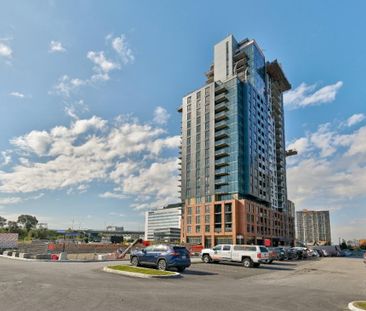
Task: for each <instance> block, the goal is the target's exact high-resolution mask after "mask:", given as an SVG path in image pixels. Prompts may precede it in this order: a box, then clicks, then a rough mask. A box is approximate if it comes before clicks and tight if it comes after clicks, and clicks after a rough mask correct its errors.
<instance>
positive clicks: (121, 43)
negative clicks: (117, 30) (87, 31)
mask: <svg viewBox="0 0 366 311" xmlns="http://www.w3.org/2000/svg"><path fill="white" fill-rule="evenodd" d="M107 38H108V36H107ZM111 39H112V38H111ZM112 47H113V49H114V50H115V51H116V52H117V53H118V55H119V56H120V57H121V59H122V61H123V63H124V64H128V63H132V62H133V61H134V60H135V56H134V55H133V52H132V50H131V48H129V46H128V43H127V40H126V36H125V35H124V34H122V35H121V36H120V37H115V38H113V39H112Z"/></svg>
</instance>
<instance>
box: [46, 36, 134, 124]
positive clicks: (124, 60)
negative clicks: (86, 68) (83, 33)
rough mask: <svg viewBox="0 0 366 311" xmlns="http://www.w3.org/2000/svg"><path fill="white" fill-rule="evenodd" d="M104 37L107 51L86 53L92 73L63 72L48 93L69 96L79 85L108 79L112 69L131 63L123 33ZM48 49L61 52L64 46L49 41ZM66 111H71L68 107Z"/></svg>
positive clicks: (131, 53)
mask: <svg viewBox="0 0 366 311" xmlns="http://www.w3.org/2000/svg"><path fill="white" fill-rule="evenodd" d="M106 39H107V43H108V50H107V51H88V52H87V54H86V58H87V59H89V60H90V61H91V62H92V63H93V67H92V71H93V73H92V74H91V75H90V76H88V77H84V78H71V77H69V75H67V74H65V75H63V76H61V77H60V78H59V79H58V82H57V83H56V84H55V85H54V86H53V87H52V90H51V91H50V92H49V94H55V95H61V96H64V97H70V96H71V95H72V93H74V92H76V91H77V90H78V89H79V88H80V87H81V86H93V85H95V83H98V82H101V81H108V80H109V79H110V78H111V77H110V73H111V72H112V71H116V70H121V68H122V67H123V66H124V65H127V64H130V63H133V61H134V59H135V57H134V55H133V52H132V50H131V48H130V47H129V46H128V43H127V40H126V36H125V35H123V34H122V35H121V36H120V37H113V36H112V35H108V36H107V37H106ZM50 51H51V52H63V51H64V48H63V47H62V45H61V43H60V42H58V41H51V44H50ZM111 52H112V53H111ZM111 54H114V55H111ZM107 55H108V57H107ZM68 112H71V113H72V111H70V110H69V109H68V111H67V113H68ZM73 117H75V115H74V116H73Z"/></svg>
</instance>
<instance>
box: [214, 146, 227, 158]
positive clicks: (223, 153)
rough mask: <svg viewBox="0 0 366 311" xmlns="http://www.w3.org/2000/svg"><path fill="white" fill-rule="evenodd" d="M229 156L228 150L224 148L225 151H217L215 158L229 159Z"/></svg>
mask: <svg viewBox="0 0 366 311" xmlns="http://www.w3.org/2000/svg"><path fill="white" fill-rule="evenodd" d="M228 155H229V153H228V150H227V148H223V149H219V150H216V151H215V158H216V159H219V158H223V157H227V156H228Z"/></svg>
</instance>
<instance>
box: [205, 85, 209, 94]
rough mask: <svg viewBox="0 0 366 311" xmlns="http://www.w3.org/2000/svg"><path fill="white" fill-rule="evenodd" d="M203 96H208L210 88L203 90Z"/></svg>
mask: <svg viewBox="0 0 366 311" xmlns="http://www.w3.org/2000/svg"><path fill="white" fill-rule="evenodd" d="M205 95H206V96H208V95H210V88H209V87H206V88H205Z"/></svg>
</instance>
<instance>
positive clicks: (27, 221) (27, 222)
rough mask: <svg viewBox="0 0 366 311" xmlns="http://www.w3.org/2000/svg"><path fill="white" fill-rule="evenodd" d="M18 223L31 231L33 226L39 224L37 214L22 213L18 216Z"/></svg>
mask: <svg viewBox="0 0 366 311" xmlns="http://www.w3.org/2000/svg"><path fill="white" fill-rule="evenodd" d="M18 224H22V225H23V227H24V228H25V229H26V230H27V231H29V230H30V229H32V228H35V227H36V226H37V224H38V220H37V218H36V217H35V216H31V215H20V216H19V217H18Z"/></svg>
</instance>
